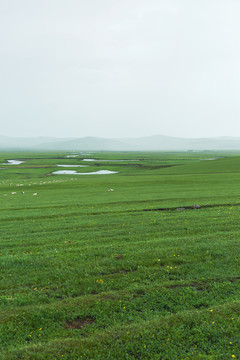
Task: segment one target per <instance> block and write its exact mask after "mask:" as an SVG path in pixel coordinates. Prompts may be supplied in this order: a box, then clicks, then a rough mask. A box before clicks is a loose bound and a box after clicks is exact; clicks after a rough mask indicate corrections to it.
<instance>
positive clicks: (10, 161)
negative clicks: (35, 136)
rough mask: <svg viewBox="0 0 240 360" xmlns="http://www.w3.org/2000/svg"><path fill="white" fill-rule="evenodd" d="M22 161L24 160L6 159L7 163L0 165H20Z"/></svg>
mask: <svg viewBox="0 0 240 360" xmlns="http://www.w3.org/2000/svg"><path fill="white" fill-rule="evenodd" d="M22 163H24V161H20V160H7V163H5V164H2V165H20V164H22Z"/></svg>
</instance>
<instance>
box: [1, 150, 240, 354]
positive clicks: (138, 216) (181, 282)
mask: <svg viewBox="0 0 240 360" xmlns="http://www.w3.org/2000/svg"><path fill="white" fill-rule="evenodd" d="M75 154H76V155H77V156H74V157H67V156H68V155H70V156H71V154H67V153H30V152H23V153H19V152H18V153H16V152H15V153H14V152H12V153H9V152H8V153H7V152H2V153H1V154H0V168H1V169H0V199H1V208H0V224H1V230H0V231H1V232H0V269H1V272H0V307H1V312H0V349H1V351H0V359H1V360H12V359H22V360H23V359H24V360H27V359H29V360H31V359H39V360H40V359H72V360H77V359H88V360H90V359H101V360H115V359H116V360H118V359H119V360H120V359H121V360H128V359H139V360H141V359H149V360H157V359H163V360H175V359H176V360H178V359H209V360H210V359H214V360H219V359H223V360H227V359H232V358H235V359H240V336H239V334H240V225H239V224H240V156H239V155H240V154H237V153H230V152H229V153H228V152H225V153H220V152H199V153H196V152H184V153H177V152H175V153H173V152H172V153H171V152H169V153H164V152H159V153H150V152H149V153H140V152H135V153H127V152H126V153H94V154H88V155H85V154H80V153H75ZM86 158H91V159H95V160H93V161H84V159H86ZM10 159H17V160H22V161H24V162H23V163H21V164H19V165H10V164H9V165H6V161H7V160H10ZM209 159H212V160H209ZM99 160H101V161H99ZM116 160H118V161H116ZM124 160H125V161H124ZM1 164H4V165H1ZM57 165H68V166H69V167H58V166H57ZM70 165H85V166H87V167H72V168H71V166H70ZM58 170H74V171H77V172H79V173H85V172H93V171H99V170H110V171H116V172H117V173H116V174H108V175H91V174H90V175H82V176H81V175H55V174H53V172H54V171H58ZM109 189H113V190H114V191H109ZM33 194H36V195H33ZM194 205H199V206H200V208H196V206H194Z"/></svg>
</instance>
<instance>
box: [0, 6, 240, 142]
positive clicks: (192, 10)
mask: <svg viewBox="0 0 240 360" xmlns="http://www.w3.org/2000/svg"><path fill="white" fill-rule="evenodd" d="M239 19H240V1H239V0H41V1H37V0H21V1H20V0H0V34H1V35H0V99H1V106H0V119H1V129H0V135H12V136H38V135H43V136H57V137H70V136H73V137H82V136H100V137H138V136H145V135H156V134H163V135H171V136H180V137H205V136H224V135H228V136H240V20H239Z"/></svg>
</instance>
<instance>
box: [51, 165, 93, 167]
mask: <svg viewBox="0 0 240 360" xmlns="http://www.w3.org/2000/svg"><path fill="white" fill-rule="evenodd" d="M56 166H60V167H88V166H87V165H56Z"/></svg>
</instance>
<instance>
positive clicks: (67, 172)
mask: <svg viewBox="0 0 240 360" xmlns="http://www.w3.org/2000/svg"><path fill="white" fill-rule="evenodd" d="M117 173H118V171H110V170H99V171H92V172H88V173H78V172H77V171H75V170H58V171H54V172H53V174H57V175H108V174H117Z"/></svg>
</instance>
